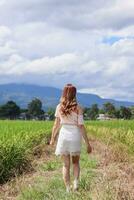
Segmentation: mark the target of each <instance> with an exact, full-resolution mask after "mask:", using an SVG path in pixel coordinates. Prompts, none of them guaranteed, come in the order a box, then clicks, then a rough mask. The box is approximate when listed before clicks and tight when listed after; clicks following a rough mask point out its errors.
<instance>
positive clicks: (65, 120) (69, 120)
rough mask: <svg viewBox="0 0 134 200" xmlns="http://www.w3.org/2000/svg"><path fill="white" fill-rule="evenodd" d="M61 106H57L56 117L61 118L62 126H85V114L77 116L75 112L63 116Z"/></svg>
mask: <svg viewBox="0 0 134 200" xmlns="http://www.w3.org/2000/svg"><path fill="white" fill-rule="evenodd" d="M59 108H60V104H58V105H57V107H56V110H55V117H59V118H60V124H75V125H77V124H79V125H80V124H84V119H83V114H77V113H75V112H74V111H72V113H71V114H70V115H68V116H62V115H61V114H60V111H59Z"/></svg>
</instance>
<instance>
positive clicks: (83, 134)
mask: <svg viewBox="0 0 134 200" xmlns="http://www.w3.org/2000/svg"><path fill="white" fill-rule="evenodd" d="M78 109H79V114H81V115H83V109H82V108H81V107H80V106H79V107H78ZM78 126H79V128H80V130H81V133H82V137H83V139H84V142H85V144H86V146H87V152H88V153H91V151H92V148H91V145H90V143H89V139H88V136H87V131H86V128H85V125H84V124H79V125H78Z"/></svg>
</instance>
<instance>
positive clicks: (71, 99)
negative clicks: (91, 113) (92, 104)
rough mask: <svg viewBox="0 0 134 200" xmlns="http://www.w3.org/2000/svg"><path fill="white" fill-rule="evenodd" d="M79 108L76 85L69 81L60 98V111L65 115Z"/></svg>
mask: <svg viewBox="0 0 134 200" xmlns="http://www.w3.org/2000/svg"><path fill="white" fill-rule="evenodd" d="M76 108H77V100H76V87H75V86H73V85H72V84H70V83H68V84H66V85H65V87H64V89H63V92H62V96H61V98H60V113H61V115H63V116H67V115H69V114H71V112H72V111H75V110H76Z"/></svg>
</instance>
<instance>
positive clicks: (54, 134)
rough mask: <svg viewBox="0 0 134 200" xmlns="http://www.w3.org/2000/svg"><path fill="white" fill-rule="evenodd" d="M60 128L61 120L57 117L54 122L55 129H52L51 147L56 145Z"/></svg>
mask: <svg viewBox="0 0 134 200" xmlns="http://www.w3.org/2000/svg"><path fill="white" fill-rule="evenodd" d="M59 128H60V118H59V117H56V118H55V121H54V125H53V128H52V135H51V140H50V145H53V144H54V143H55V140H56V137H57V135H58V131H59Z"/></svg>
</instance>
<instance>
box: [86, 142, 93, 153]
mask: <svg viewBox="0 0 134 200" xmlns="http://www.w3.org/2000/svg"><path fill="white" fill-rule="evenodd" d="M91 152H92V147H91V145H90V144H88V146H87V153H91Z"/></svg>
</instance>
